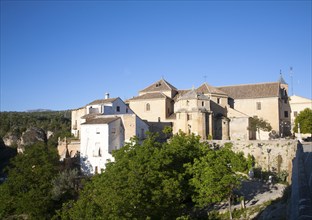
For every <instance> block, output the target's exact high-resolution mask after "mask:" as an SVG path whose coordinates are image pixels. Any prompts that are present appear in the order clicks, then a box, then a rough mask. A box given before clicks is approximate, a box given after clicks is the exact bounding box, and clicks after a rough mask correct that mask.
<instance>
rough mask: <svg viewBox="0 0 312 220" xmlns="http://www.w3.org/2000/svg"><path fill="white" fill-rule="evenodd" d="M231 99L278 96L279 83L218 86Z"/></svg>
mask: <svg viewBox="0 0 312 220" xmlns="http://www.w3.org/2000/svg"><path fill="white" fill-rule="evenodd" d="M218 89H220V90H222V91H223V92H225V93H226V94H228V96H229V97H231V98H233V99H251V98H268V97H279V83H278V82H274V83H259V84H246V85H236V86H223V87H218Z"/></svg>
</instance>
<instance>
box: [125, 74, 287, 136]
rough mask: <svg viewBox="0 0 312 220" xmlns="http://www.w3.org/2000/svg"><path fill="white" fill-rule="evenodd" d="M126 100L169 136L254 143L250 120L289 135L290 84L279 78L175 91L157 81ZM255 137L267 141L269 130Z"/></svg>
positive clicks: (203, 85)
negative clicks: (168, 130) (169, 132)
mask: <svg viewBox="0 0 312 220" xmlns="http://www.w3.org/2000/svg"><path fill="white" fill-rule="evenodd" d="M126 102H127V103H128V104H129V107H130V108H131V109H132V110H133V111H134V112H135V114H137V115H138V116H139V117H141V118H142V119H144V120H146V121H148V122H149V123H150V124H153V125H155V124H158V125H159V126H158V127H157V128H159V127H160V128H162V127H164V126H165V125H166V126H168V125H170V126H172V128H173V133H176V132H178V131H179V130H181V131H183V132H185V133H194V134H196V135H200V136H201V138H202V139H203V140H206V139H207V138H208V137H212V138H213V139H217V140H218V139H219V140H221V139H222V140H228V139H233V140H238V139H245V140H246V139H247V140H248V139H255V138H256V137H255V134H254V133H253V132H250V131H249V129H248V127H249V125H250V118H251V117H253V116H258V117H259V118H263V119H264V120H266V121H268V122H269V123H270V124H271V126H272V128H273V130H274V131H275V132H276V133H277V134H279V135H280V136H286V135H290V121H291V115H290V113H291V110H290V104H289V99H288V85H287V84H286V83H285V81H284V80H283V78H282V77H280V79H279V81H278V82H270V83H259V84H247V85H234V86H223V87H213V86H211V85H209V84H207V83H204V84H202V85H201V86H199V87H198V88H193V89H190V90H179V89H177V88H176V87H174V86H173V85H171V84H170V83H168V82H167V81H166V80H164V79H161V80H159V81H157V82H155V83H153V84H152V85H150V86H148V87H146V88H145V89H143V90H141V91H139V95H138V96H136V97H133V98H131V99H129V100H127V101H126ZM162 124H163V126H161V125H162ZM155 127H156V126H155ZM152 128H153V126H150V129H152ZM152 131H153V129H152ZM158 131H159V129H158ZM258 138H260V139H263V140H265V139H268V138H269V135H268V132H261V137H258Z"/></svg>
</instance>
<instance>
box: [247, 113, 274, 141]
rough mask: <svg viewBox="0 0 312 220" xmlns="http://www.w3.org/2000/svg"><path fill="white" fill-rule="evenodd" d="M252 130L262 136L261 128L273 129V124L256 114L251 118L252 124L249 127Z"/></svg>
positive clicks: (264, 129) (263, 129) (265, 129)
mask: <svg viewBox="0 0 312 220" xmlns="http://www.w3.org/2000/svg"><path fill="white" fill-rule="evenodd" d="M248 129H249V130H250V131H254V132H258V136H259V137H260V130H262V131H271V130H272V126H271V125H270V123H269V122H267V121H265V120H264V119H262V118H258V116H254V117H252V118H250V125H249V127H248Z"/></svg>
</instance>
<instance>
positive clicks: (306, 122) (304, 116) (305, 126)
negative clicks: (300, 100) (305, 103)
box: [293, 108, 312, 135]
mask: <svg viewBox="0 0 312 220" xmlns="http://www.w3.org/2000/svg"><path fill="white" fill-rule="evenodd" d="M298 124H300V132H301V133H303V134H311V135H312V109H310V108H306V109H304V110H303V111H301V112H300V113H299V114H298V116H297V117H296V119H295V126H294V129H293V131H294V132H295V133H298Z"/></svg>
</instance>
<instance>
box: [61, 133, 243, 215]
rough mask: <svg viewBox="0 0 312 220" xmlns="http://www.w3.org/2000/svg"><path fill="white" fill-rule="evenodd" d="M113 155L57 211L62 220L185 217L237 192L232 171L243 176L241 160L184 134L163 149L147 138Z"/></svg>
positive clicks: (164, 145) (236, 182)
mask: <svg viewBox="0 0 312 220" xmlns="http://www.w3.org/2000/svg"><path fill="white" fill-rule="evenodd" d="M113 154H114V157H115V162H111V163H109V164H107V166H106V170H105V171H104V172H103V173H101V174H98V175H95V176H94V177H93V178H92V180H91V181H90V182H88V183H87V184H86V185H85V188H84V189H83V190H82V192H81V193H80V196H79V199H78V200H77V201H71V202H69V203H67V204H65V205H64V206H63V209H62V210H61V211H59V216H60V217H62V219H81V218H82V219H97V218H102V219H147V218H151V219H175V218H177V217H179V216H184V215H189V214H190V213H191V212H192V210H193V208H194V206H195V204H198V206H200V207H204V206H209V205H211V204H212V203H214V202H220V201H223V200H224V199H227V197H228V196H229V195H230V193H231V192H232V189H233V188H235V187H236V186H238V179H237V175H236V173H235V171H236V170H240V171H247V170H248V163H247V161H246V159H245V158H244V157H243V154H235V153H234V152H232V151H231V150H230V148H226V149H222V148H220V149H212V148H211V146H209V145H208V144H207V143H203V142H200V138H199V137H198V136H195V135H186V134H184V133H179V134H176V135H174V136H173V137H172V138H170V139H169V141H168V142H166V143H158V142H156V137H155V135H152V134H150V135H149V136H148V138H147V139H146V140H144V141H143V143H139V141H138V140H137V139H133V140H132V142H131V143H128V144H126V145H125V146H124V147H123V148H121V149H120V150H118V151H115V152H114V153H113ZM202 169H203V170H202ZM201 178H203V179H201ZM202 180H205V181H206V183H207V184H201V183H200V182H201V181H202ZM220 183H221V184H220ZM219 184H220V185H219ZM217 185H219V186H218V187H217V188H216V189H213V188H212V186H217ZM207 187H208V189H206V188H207ZM205 190H206V192H204V191H205ZM209 190H210V191H214V192H215V194H213V193H208V191H209ZM218 190H220V192H219V191H218ZM201 192H203V193H201ZM204 195H206V196H208V198H207V199H206V200H205V199H204ZM216 196H217V197H216Z"/></svg>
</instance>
